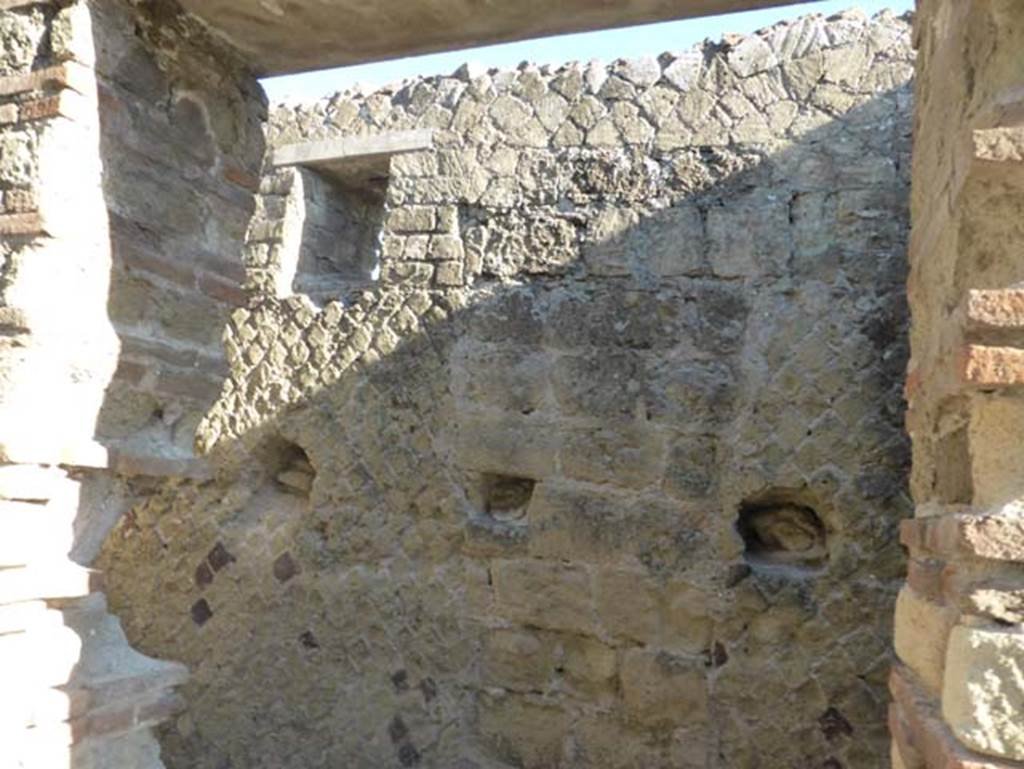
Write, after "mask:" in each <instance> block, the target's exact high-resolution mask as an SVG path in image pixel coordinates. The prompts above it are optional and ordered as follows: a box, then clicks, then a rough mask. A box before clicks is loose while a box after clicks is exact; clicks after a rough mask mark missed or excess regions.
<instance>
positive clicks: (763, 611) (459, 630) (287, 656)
mask: <svg viewBox="0 0 1024 769" xmlns="http://www.w3.org/2000/svg"><path fill="white" fill-rule="evenodd" d="M847 106H848V105H844V103H843V102H841V101H837V102H836V103H835V104H831V105H825V106H823V107H822V108H821V109H818V110H816V111H815V114H816V115H817V116H818V117H819V118H820V117H821V116H822V115H824V114H825V113H826V110H830V111H831V112H832V113H833V114H832V117H831V118H830V119H827V120H825V119H819V120H818V122H817V123H816V124H815V125H813V126H810V125H809V126H808V128H807V130H805V131H803V132H799V135H798V136H797V137H796V138H795V139H794V140H793V141H791V142H790V143H789V144H787V145H785V146H782V147H781V148H778V149H774V150H769V149H767V147H769V146H770V145H735V144H729V145H726V144H722V145H721V146H705V145H702V146H684V147H680V148H679V149H678V150H674V151H664V152H658V151H655V150H651V151H649V152H647V153H644V152H641V151H639V150H636V149H590V148H583V149H573V150H569V149H566V150H560V151H553V150H544V151H543V152H538V153H535V155H536V157H534V158H533V159H534V160H537V161H538V162H539V163H541V164H542V167H543V170H542V171H538V170H537V169H536V168H535V169H534V170H533V171H531V172H530V173H529V174H525V175H524V174H523V173H522V172H521V169H522V167H521V166H520V167H516V168H515V170H514V171H513V174H512V176H517V177H518V178H519V180H520V183H521V184H522V185H523V186H522V187H521V188H520V190H521V192H520V193H519V194H520V195H521V197H519V198H517V200H518V202H517V203H516V204H514V205H511V206H509V205H506V204H503V203H500V202H498V203H494V204H488V203H486V202H483V203H481V202H479V201H476V202H474V203H473V204H468V203H464V204H460V205H459V206H458V209H457V216H456V219H455V220H456V222H457V230H456V231H455V232H452V231H449V232H447V233H446V235H452V234H455V235H457V236H458V240H459V241H460V245H459V248H460V249H462V251H463V253H465V255H466V258H465V260H464V261H463V262H462V263H461V265H460V267H459V271H457V272H455V273H451V274H453V275H458V276H459V277H458V279H453V280H451V282H453V283H456V284H457V285H451V286H445V285H443V283H444V282H446V281H447V279H443V275H445V274H447V273H443V272H442V271H441V270H440V268H437V269H436V270H433V271H432V272H430V273H428V275H427V280H428V282H427V283H425V284H422V285H417V283H416V281H417V280H418V279H419V278H420V277H422V273H421V272H417V270H416V269H410V270H407V271H406V272H404V273H402V269H403V268H402V266H401V265H400V264H398V263H397V262H393V263H390V264H389V263H388V252H387V244H386V242H385V246H384V248H385V251H384V263H383V279H382V281H381V283H380V284H379V285H377V286H374V287H372V288H369V289H358V290H352V291H351V292H349V294H348V295H347V296H345V297H343V298H342V299H341V300H338V301H327V302H325V303H324V304H323V306H322V307H317V305H316V304H314V303H313V302H312V301H311V300H310V299H309V298H308V297H304V296H300V295H296V296H292V297H287V298H280V299H278V298H274V297H273V296H271V295H266V294H264V295H256V296H254V297H253V298H252V299H251V300H250V301H249V304H248V305H247V307H246V308H244V309H239V310H236V311H235V313H234V314H233V315H232V319H231V322H230V323H229V325H228V329H227V331H226V333H225V348H226V351H227V358H228V364H229V370H230V375H229V378H228V379H227V381H226V383H225V384H224V386H223V389H222V391H221V395H220V399H219V400H218V402H217V403H216V404H215V406H214V407H213V408H212V409H211V410H210V412H209V414H208V415H207V416H206V418H205V420H204V421H203V423H202V424H201V425H200V428H199V438H200V442H201V443H203V444H204V445H205V448H207V449H209V450H210V451H211V452H212V454H211V457H212V460H211V461H212V462H213V464H214V466H215V467H216V476H215V477H213V478H210V479H206V480H187V479H180V480H172V481H168V482H165V483H162V484H154V485H153V486H151V487H150V488H149V489H147V490H146V493H145V498H144V499H142V500H141V501H139V502H138V503H137V504H136V505H135V506H134V507H133V508H132V510H131V512H130V513H129V514H128V515H126V516H125V517H124V518H123V519H122V520H121V521H120V523H119V524H118V526H117V528H116V529H115V531H114V534H113V535H112V536H111V538H110V539H109V540H108V542H107V543H106V546H105V550H104V553H103V555H102V556H101V558H100V561H99V564H100V566H101V568H103V570H104V571H105V572H106V573H107V576H108V581H109V584H110V592H111V597H112V602H113V604H114V606H115V608H116V609H117V611H118V613H119V614H120V616H121V617H122V618H123V619H124V622H125V625H126V628H127V629H128V633H129V636H130V637H131V639H132V641H133V642H134V643H136V644H138V645H139V646H140V648H143V649H144V650H145V651H147V653H151V654H156V655H159V656H163V657H168V658H172V659H177V660H181V661H184V662H185V663H186V664H188V666H189V668H190V670H191V671H192V678H191V680H190V682H189V684H188V685H187V686H186V688H185V694H186V698H187V700H188V703H189V709H188V711H187V713H186V714H185V715H183V716H182V717H181V718H179V719H178V720H177V722H176V723H175V724H174V725H173V726H172V727H170V728H168V729H167V730H166V731H165V733H164V735H163V748H164V754H165V759H166V760H167V762H168V764H169V766H171V767H186V766H187V767H217V768H218V769H220V768H222V767H230V766H249V767H283V766H289V767H291V766H294V767H299V766H302V767H312V766H331V765H337V764H339V763H341V764H344V765H349V766H415V765H423V766H438V767H441V766H448V767H453V766H458V767H462V768H464V769H469V768H470V767H478V768H479V767H508V766H524V767H538V768H539V767H555V766H563V767H576V766H579V767H584V766H590V767H613V766H614V767H620V766H621V767H626V766H646V767H668V766H673V767H740V766H744V767H757V766H766V767H775V766H814V767H823V768H825V767H827V768H828V769H839V768H840V767H848V768H849V769H855V768H858V767H869V766H878V765H881V764H882V763H883V762H884V761H885V758H884V757H885V756H886V755H887V753H888V737H887V734H886V727H885V712H886V703H887V699H888V698H887V694H886V691H885V679H886V675H887V672H888V666H889V661H890V656H889V637H890V616H891V613H892V611H891V610H892V601H893V598H894V596H895V591H896V589H897V587H898V580H899V578H900V576H901V573H902V558H901V552H900V548H899V546H898V538H897V536H896V526H897V523H898V519H899V518H900V517H902V516H904V515H906V514H907V512H908V503H907V500H906V497H905V493H904V485H905V478H906V474H907V470H908V457H907V446H906V440H905V438H904V436H903V434H902V430H901V421H902V402H901V397H900V387H901V380H902V375H903V369H904V365H905V359H906V346H905V340H904V329H905V327H906V322H907V321H906V311H905V306H904V298H903V281H904V277H905V257H904V250H905V242H906V234H907V211H906V196H907V173H908V169H907V168H906V167H905V163H906V162H907V158H908V153H909V147H908V143H909V105H908V92H907V91H906V89H905V88H900V89H897V90H894V91H891V92H886V93H880V94H878V95H875V96H873V97H870V98H866V99H865V100H864V102H863V103H861V104H859V105H858V106H855V107H853V108H850V109H847V108H846V107H847ZM458 149H459V147H451V146H447V147H446V146H443V145H442V146H440V147H438V149H437V150H436V153H427V155H431V156H435V155H436V158H437V159H438V160H439V161H440V160H441V159H442V158H447V159H448V160H449V161H450V160H451V159H452V158H456V157H457V156H458ZM528 155H529V153H524V157H526V160H525V161H524V162H526V163H529V162H531V159H530V157H528ZM395 169H396V166H395V165H393V170H392V178H391V181H390V184H391V189H392V190H402V189H405V190H409V189H412V188H414V187H415V186H416V185H415V181H416V180H414V179H403V178H402V177H401V174H399V173H397V172H396V170H395ZM531 174H532V178H543V179H545V185H544V186H542V187H540V188H536V189H534V190H533V191H532V192H531V191H526V192H522V190H526V189H527V181H528V179H529V178H530V177H531ZM457 175H458V172H455V173H454V174H453V176H457ZM275 179H276V181H275V180H274V179H271V180H269V181H268V182H267V183H268V185H269V186H270V187H273V186H274V185H275V184H277V183H279V182H280V183H281V184H283V185H285V187H287V179H288V173H283V174H279V175H278V176H277V177H275ZM548 185H549V186H548ZM285 187H282V188H281V190H285ZM268 188H269V187H268ZM285 191H286V190H285ZM395 194H397V193H395ZM269 197H272V194H268V195H266V196H264V200H261V201H260V204H259V205H260V206H261V208H260V209H258V212H259V214H260V215H262V216H267V215H268V214H267V212H268V210H269V208H270V207H271V205H272V204H271V203H270V202H268V200H267V198H269ZM399 208H410V209H411V208H412V207H411V206H410V205H409V204H408V201H406V202H401V201H397V200H396V197H394V196H393V193H391V192H389V202H388V207H387V208H386V210H385V241H386V239H387V228H388V226H389V225H388V222H389V221H390V219H389V217H390V216H391V215H392V214H393V213H394V212H395V211H396V210H398V209H399ZM410 215H411V214H410ZM206 226H210V225H209V224H207V225H206ZM439 226H440V225H439V220H438V219H437V218H436V217H435V218H433V219H431V221H430V224H429V225H428V228H429V229H436V228H437V227H439ZM432 242H433V241H432V240H431V238H430V237H427V238H426V239H425V240H424V243H425V244H426V246H427V247H428V248H430V244H431V243H432ZM405 247H406V248H408V247H409V246H408V241H407V243H406V246H405ZM447 261H448V262H454V261H455V260H450V259H449V260H447ZM422 263H423V264H429V261H428V258H426V257H425V258H424V259H423V260H422ZM446 263H447V262H446ZM431 269H432V268H431ZM258 272H259V270H255V271H254V273H258ZM399 275H404V279H403V280H398V279H397V277H398V276H399ZM430 275H432V276H433V281H434V282H432V283H431V282H429V280H430V277H429V276H430ZM264 277H265V276H264ZM258 278H259V275H256V277H255V278H254V277H253V273H251V274H250V280H255V283H256V285H258V284H259V281H258ZM285 282H287V281H285ZM439 283H441V285H439ZM119 290H123V291H127V290H129V288H128V287H127V286H125V287H124V288H122V289H118V284H117V283H115V286H114V289H113V291H114V299H115V301H114V303H113V304H112V307H113V306H115V305H116V304H117V299H118V297H117V296H116V295H117V292H118V291H119ZM111 402H112V403H113V401H111ZM112 413H113V412H112Z"/></svg>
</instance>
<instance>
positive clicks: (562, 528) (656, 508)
mask: <svg viewBox="0 0 1024 769" xmlns="http://www.w3.org/2000/svg"><path fill="white" fill-rule="evenodd" d="M697 518H698V516H696V515H693V514H692V513H691V514H690V515H681V514H680V511H679V510H678V509H677V508H676V507H675V506H673V505H670V504H668V503H666V502H665V501H664V500H662V499H660V498H658V497H651V498H634V497H633V496H632V495H626V494H615V495H612V494H609V493H608V492H607V491H602V492H600V493H598V492H595V491H593V490H589V489H585V488H576V487H569V486H564V485H555V484H554V483H551V482H548V483H543V484H541V485H540V486H538V488H537V491H536V492H535V493H534V496H533V500H532V501H531V503H530V510H529V521H530V545H529V551H530V553H531V554H532V555H536V556H540V557H544V558H557V559H563V560H581V561H586V562H589V563H611V562H615V561H619V562H620V563H626V564H629V565H638V564H639V563H641V562H648V563H651V564H653V563H654V562H655V561H657V562H658V563H659V565H664V566H668V565H670V564H675V560H676V559H675V558H671V557H669V556H670V555H671V554H673V553H676V554H677V555H678V556H679V557H682V550H683V548H680V547H678V546H676V545H675V543H676V542H677V541H679V540H685V539H686V538H687V535H690V536H696V535H697V532H696V531H695V529H696V528H697V527H698V526H699V525H700V523H699V522H698V520H697ZM664 558H668V560H667V561H666V562H664V563H662V559H664Z"/></svg>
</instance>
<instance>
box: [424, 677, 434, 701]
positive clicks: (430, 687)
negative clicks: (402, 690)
mask: <svg viewBox="0 0 1024 769" xmlns="http://www.w3.org/2000/svg"><path fill="white" fill-rule="evenodd" d="M420 691H421V692H422V693H423V699H424V700H426V701H427V702H430V701H431V700H433V699H434V698H435V697H436V696H437V684H436V683H434V679H433V678H424V679H423V680H422V681H420Z"/></svg>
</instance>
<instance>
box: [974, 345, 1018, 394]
mask: <svg viewBox="0 0 1024 769" xmlns="http://www.w3.org/2000/svg"><path fill="white" fill-rule="evenodd" d="M960 375H961V377H962V379H963V381H964V383H965V384H968V385H971V386H973V387H1019V386H1021V385H1024V350H1020V349H1017V348H1016V347H989V346H986V345H977V344H971V345H967V347H966V348H965V349H964V351H963V352H962V354H961V360H960Z"/></svg>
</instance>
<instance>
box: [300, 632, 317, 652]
mask: <svg viewBox="0 0 1024 769" xmlns="http://www.w3.org/2000/svg"><path fill="white" fill-rule="evenodd" d="M299 642H300V643H301V644H302V645H303V646H305V647H306V648H307V649H319V648H320V642H319V641H317V640H316V636H315V635H313V631H312V630H307V631H305V632H304V633H303V634H302V635H300V636H299Z"/></svg>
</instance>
